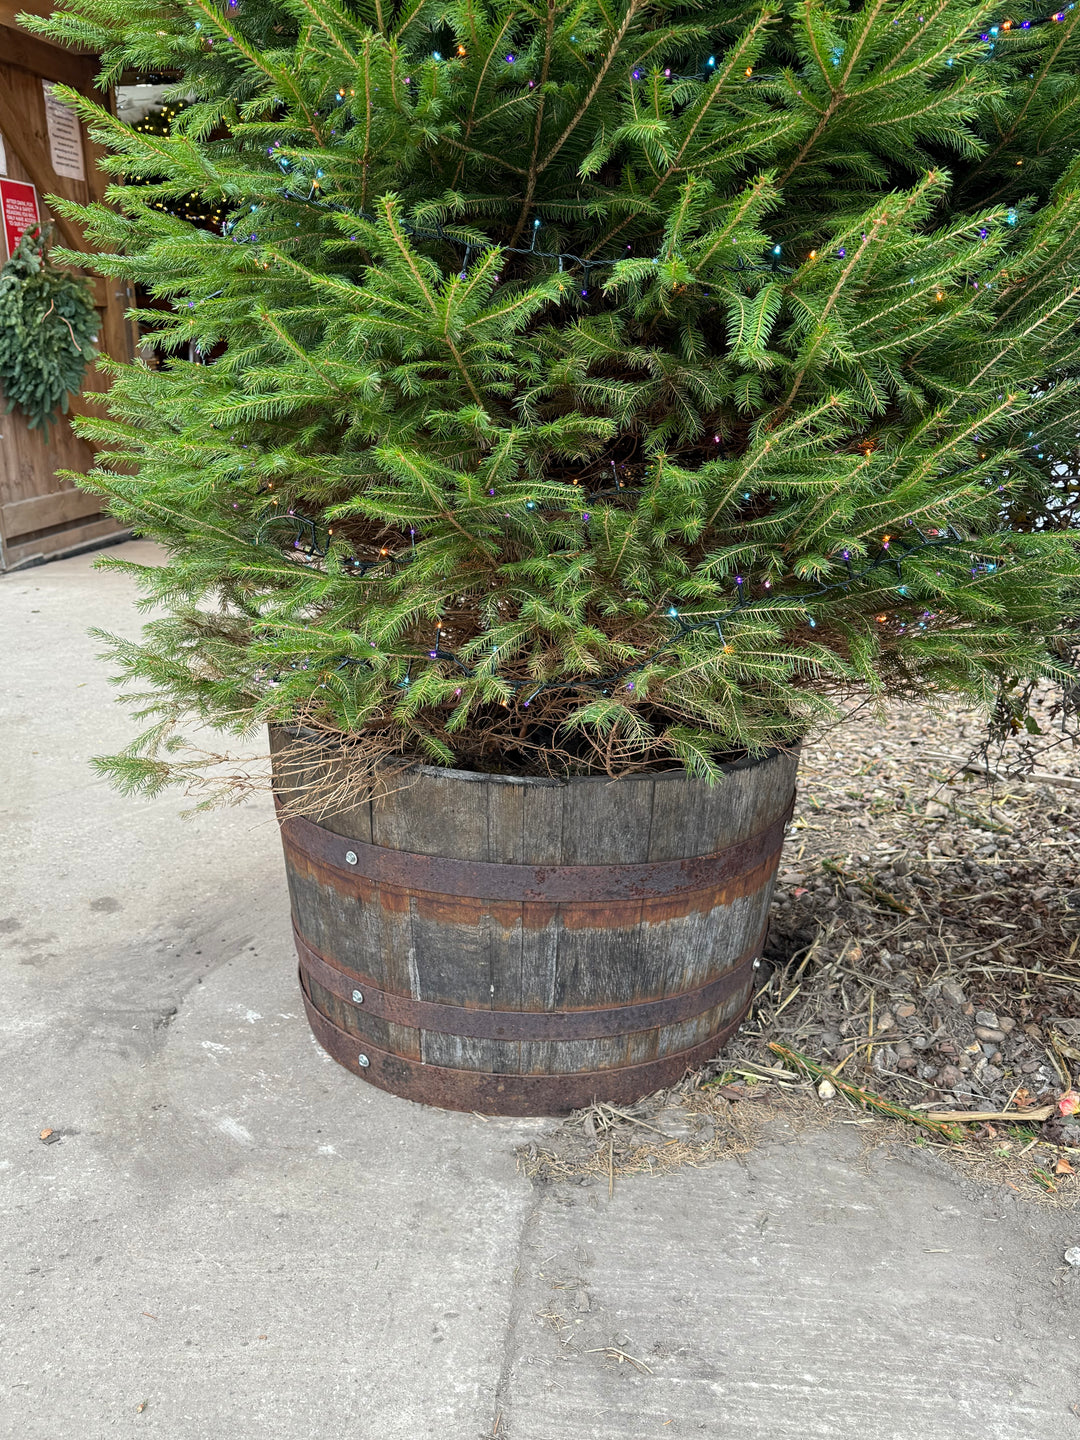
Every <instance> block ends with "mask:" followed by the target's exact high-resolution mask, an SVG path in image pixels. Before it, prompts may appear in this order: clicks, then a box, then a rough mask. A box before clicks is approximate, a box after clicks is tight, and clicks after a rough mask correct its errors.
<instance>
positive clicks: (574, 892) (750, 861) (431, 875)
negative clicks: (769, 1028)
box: [279, 796, 795, 904]
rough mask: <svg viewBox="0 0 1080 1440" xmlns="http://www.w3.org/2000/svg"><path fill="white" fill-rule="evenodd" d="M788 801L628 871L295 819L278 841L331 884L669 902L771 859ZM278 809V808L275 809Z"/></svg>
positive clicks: (504, 896)
mask: <svg viewBox="0 0 1080 1440" xmlns="http://www.w3.org/2000/svg"><path fill="white" fill-rule="evenodd" d="M794 805H795V797H794V796H792V799H791V803H790V804H789V805H788V806H787V808H786V809H785V811H784V813H783V814H782V815H780V816H779V817H778V818H777V819H776V820H774V821H773V822H772V824H771V825H768V826H766V828H765V829H764V830H759V831H758V833H757V834H756V835H751V836H749V837H748V838H747V839H746V840H740V841H738V842H737V843H736V844H734V845H727V846H725V847H724V848H723V849H722V850H717V851H714V852H713V853H712V854H711V855H692V856H688V857H687V858H686V859H683V860H653V861H646V862H644V863H642V864H633V865H503V864H497V863H494V862H492V861H487V860H450V859H447V858H446V857H445V856H441V855H419V854H415V853H414V852H412V851H410V850H390V849H388V848H386V847H385V846H383V845H369V844H367V843H365V842H364V841H361V840H350V839H347V838H346V837H344V836H341V835H335V834H334V833H333V831H331V830H326V829H324V828H323V827H322V826H321V825H316V824H315V823H314V822H313V821H311V820H307V819H304V818H303V817H302V816H297V815H290V816H282V815H280V814H279V819H280V821H281V832H282V840H283V842H284V845H285V850H286V854H287V855H288V854H289V853H290V852H291V853H293V854H294V855H296V856H297V857H300V858H303V859H305V860H307V861H309V862H311V861H314V862H315V863H316V864H318V865H319V866H320V867H322V868H323V869H324V871H328V872H330V873H331V874H332V875H334V877H335V879H338V880H343V881H344V882H345V885H344V888H345V889H346V890H347V889H348V888H349V887H348V881H349V880H350V879H352V880H356V879H360V880H364V881H369V882H375V883H377V884H382V885H388V886H391V887H393V888H396V889H399V890H405V891H423V892H426V893H429V894H434V895H451V896H462V897H465V898H468V899H474V900H492V901H493V900H510V901H516V902H521V903H534V904H535V903H540V904H559V903H560V902H566V903H574V902H577V903H590V902H591V903H594V904H603V903H605V902H611V901H620V900H624V901H625V900H631V901H633V900H653V899H661V900H664V899H671V898H672V897H673V896H675V895H678V894H681V893H690V892H694V891H701V890H705V889H708V888H710V887H714V888H715V887H719V886H721V885H724V884H726V883H728V882H730V881H732V880H735V879H737V878H738V877H739V876H741V875H745V874H747V873H749V872H750V871H753V870H755V869H756V868H757V867H758V866H759V865H761V864H762V863H763V862H764V861H766V860H769V859H771V858H773V857H774V856H776V857H778V856H779V853H780V849H781V846H782V845H783V842H784V830H785V828H786V827H787V823H788V821H789V820H790V819H791V815H792V811H793V809H794ZM279 809H280V807H279Z"/></svg>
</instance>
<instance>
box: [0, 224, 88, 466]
mask: <svg viewBox="0 0 1080 1440" xmlns="http://www.w3.org/2000/svg"><path fill="white" fill-rule="evenodd" d="M46 240H47V237H46V232H45V231H44V230H43V229H41V228H40V227H38V226H34V227H33V228H32V229H30V230H27V231H26V233H25V234H24V235H23V237H22V239H21V240H20V241H19V244H18V245H17V246H16V248H15V252H14V254H13V255H12V257H11V259H10V260H9V261H8V262H7V264H6V265H5V266H4V268H3V269H2V270H0V385H2V386H3V390H4V394H5V396H6V397H7V402H8V406H7V413H8V414H9V415H10V414H11V412H12V410H14V409H15V408H16V407H18V408H19V409H20V410H21V411H22V412H23V414H24V415H25V416H26V418H27V423H28V425H29V427H30V429H31V430H33V429H35V428H36V427H38V426H40V427H41V429H42V430H43V431H44V433H45V438H46V439H48V436H49V426H50V424H55V422H56V420H57V410H59V411H61V412H62V413H63V414H65V415H66V414H67V409H68V396H69V395H77V394H78V393H79V389H80V387H81V385H82V380H83V375H84V374H85V373H86V367H87V365H88V364H89V363H90V361H91V360H92V359H93V358H94V353H95V352H94V345H95V343H96V342H97V338H98V315H97V311H96V310H95V309H94V304H93V301H92V300H91V298H90V287H89V285H88V283H87V281H85V280H82V279H79V278H78V277H76V276H75V275H73V274H72V273H71V272H70V270H64V269H61V268H60V266H58V265H54V264H52V263H51V261H50V260H49V258H48V257H47V256H46V254H45V245H46Z"/></svg>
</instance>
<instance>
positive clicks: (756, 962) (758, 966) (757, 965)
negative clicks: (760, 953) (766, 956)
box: [754, 960, 761, 970]
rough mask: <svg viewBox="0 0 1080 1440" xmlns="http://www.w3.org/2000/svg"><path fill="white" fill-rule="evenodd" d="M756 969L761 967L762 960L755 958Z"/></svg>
mask: <svg viewBox="0 0 1080 1440" xmlns="http://www.w3.org/2000/svg"><path fill="white" fill-rule="evenodd" d="M754 969H755V970H760V969H761V961H760V960H755V961H754Z"/></svg>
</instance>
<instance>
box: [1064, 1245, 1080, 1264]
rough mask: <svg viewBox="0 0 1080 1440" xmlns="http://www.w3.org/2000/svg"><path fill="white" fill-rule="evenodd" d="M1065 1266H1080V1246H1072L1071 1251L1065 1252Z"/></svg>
mask: <svg viewBox="0 0 1080 1440" xmlns="http://www.w3.org/2000/svg"><path fill="white" fill-rule="evenodd" d="M1065 1264H1066V1265H1078V1266H1080V1245H1074V1246H1073V1247H1072V1249H1071V1250H1066V1251H1065Z"/></svg>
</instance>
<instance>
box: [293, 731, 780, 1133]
mask: <svg viewBox="0 0 1080 1440" xmlns="http://www.w3.org/2000/svg"><path fill="white" fill-rule="evenodd" d="M287 738H288V737H287V736H286V737H283V736H282V732H280V731H279V732H277V734H276V735H275V748H276V749H280V748H281V745H282V743H287ZM796 765H797V755H795V754H776V755H774V756H771V757H769V758H768V759H766V760H765V761H763V762H759V763H758V764H757V765H744V766H739V767H734V768H733V769H732V770H731V771H729V773H728V775H727V776H726V777H725V780H724V782H723V784H722V785H721V786H720V787H719V788H718V789H715V790H710V789H709V788H708V787H705V786H704V785H702V784H701V782H697V781H692V780H689V781H688V780H687V779H686V778H685V777H668V776H656V777H640V778H639V777H634V778H633V779H631V780H629V781H620V782H615V783H611V782H607V781H603V780H576V781H571V782H567V783H561V782H544V781H530V780H515V779H514V778H512V777H500V776H494V777H485V776H472V775H464V776H463V775H461V774H460V773H457V772H449V773H447V772H438V771H433V770H424V771H421V773H420V774H419V775H418V776H417V777H416V778H415V781H414V782H413V783H409V782H408V781H406V782H404V784H403V787H402V788H401V789H399V790H397V791H396V792H395V793H393V794H392V795H390V797H389V798H388V799H387V800H385V801H383V802H374V803H372V802H366V803H363V804H360V805H352V806H350V807H349V808H348V809H347V810H346V809H338V810H337V811H336V812H335V813H333V814H328V815H325V816H320V817H319V826H318V828H319V830H320V832H321V833H322V836H323V842H320V843H321V844H322V851H319V853H318V854H314V855H313V854H312V853H309V852H308V851H306V850H305V848H304V845H303V844H300V843H298V842H296V843H294V839H291V838H290V837H293V836H294V828H295V827H296V826H297V824H298V822H296V821H288V820H287V821H286V822H285V824H284V827H283V831H284V834H285V838H286V856H287V870H288V874H289V884H290V891H291V897H292V905H293V915H294V920H295V925H296V929H297V931H298V934H299V936H300V937H301V941H302V942H306V943H307V944H308V945H310V946H311V947H312V949H313V950H314V951H315V952H317V953H319V954H321V955H322V956H323V957H324V959H326V960H327V961H329V962H330V964H331V965H332V966H335V967H336V968H337V970H338V972H339V974H338V977H337V980H336V981H335V987H336V989H337V990H338V991H339V992H341V989H342V979H341V977H342V976H345V975H352V976H354V977H356V979H357V986H358V988H360V989H361V990H362V989H363V986H364V985H368V986H371V987H374V988H375V989H376V990H378V991H379V992H386V993H388V994H396V995H399V996H401V997H408V998H411V999H412V1000H421V1001H427V1002H434V1003H439V1004H442V1005H445V1006H454V1007H458V1014H459V1015H460V1016H462V1017H463V1018H464V1017H466V1016H467V1012H476V1011H488V1012H493V1013H494V1014H496V1016H498V1015H502V1014H506V1015H508V1016H513V1015H515V1014H516V1015H518V1016H520V1017H521V1018H520V1022H519V1028H518V1032H517V1033H516V1034H515V1036H514V1037H513V1038H491V1037H490V1036H489V1037H487V1038H478V1037H476V1036H473V1035H469V1034H462V1033H457V1032H456V1031H455V1030H454V1029H452V1028H427V1026H426V1024H422V1023H414V1024H406V1023H398V1022H396V1021H393V1020H388V1019H384V1018H381V1017H380V1016H379V1015H376V1014H373V1013H372V1012H371V1010H370V1009H369V1010H365V1008H364V1005H363V1004H362V1003H361V1004H359V1005H354V1004H353V1003H352V1002H351V1000H350V999H347V998H344V996H343V994H342V993H334V992H333V990H331V989H328V988H327V987H326V986H324V985H322V984H320V983H319V981H318V979H317V978H315V977H314V976H313V975H312V974H311V973H310V972H305V971H304V970H303V963H302V975H303V983H304V986H305V991H306V1001H305V1003H306V1005H307V1008H308V1013H309V1017H310V1018H311V1019H312V1024H313V1028H315V1029H316V1033H317V1034H319V1037H320V1039H321V1040H322V1041H323V1043H324V1044H326V1045H327V1046H328V1048H330V1049H331V1052H332V1053H334V1054H335V1055H336V1057H337V1058H339V1059H341V1060H342V1063H345V1064H349V1065H350V1068H352V1069H354V1070H358V1073H362V1074H364V1075H365V1077H366V1078H368V1079H370V1080H373V1081H374V1082H375V1083H376V1084H383V1085H385V1086H386V1087H387V1088H390V1089H395V1090H397V1092H398V1093H402V1094H409V1095H413V1096H414V1097H415V1098H420V1099H429V1100H433V1101H434V1103H442V1104H451V1105H459V1106H460V1108H466V1109H483V1108H487V1107H488V1106H489V1105H490V1106H491V1107H492V1108H503V1109H505V1111H506V1113H538V1112H539V1111H541V1110H544V1109H550V1108H554V1109H557V1110H565V1109H567V1108H570V1107H571V1106H572V1105H575V1104H580V1103H587V1102H588V1100H589V1099H590V1098H592V1097H593V1094H594V1093H595V1090H596V1087H597V1086H600V1087H601V1088H603V1089H605V1090H610V1092H611V1095H612V1097H613V1098H614V1096H615V1094H616V1093H619V1094H624V1098H625V1091H626V1088H627V1086H630V1087H632V1086H633V1084H635V1083H639V1084H640V1083H646V1081H647V1082H648V1083H649V1084H650V1088H655V1086H654V1085H653V1084H652V1082H653V1080H654V1078H656V1077H659V1078H656V1083H657V1084H659V1083H665V1079H666V1078H677V1074H676V1073H675V1072H676V1071H677V1069H678V1066H679V1064H680V1063H681V1062H682V1061H685V1059H686V1057H688V1056H691V1055H695V1056H696V1055H697V1054H698V1052H699V1051H702V1047H703V1046H704V1047H708V1045H709V1044H710V1042H712V1043H714V1044H716V1045H718V1044H719V1043H720V1037H721V1036H722V1034H723V1033H724V1032H725V1031H726V1030H728V1029H730V1028H731V1026H732V1025H733V1024H734V1023H736V1022H737V1020H738V1018H739V1017H740V1016H741V1014H742V1012H743V1010H744V1008H745V1005H746V1002H747V999H748V996H749V992H750V988H751V981H752V970H751V968H750V965H751V960H752V958H753V956H754V954H756V953H757V942H758V941H759V938H760V937H761V935H762V931H763V927H764V922H765V919H766V916H767V912H768V906H769V899H770V894H771V889H772V881H773V878H774V876H775V871H776V868H777V865H778V861H779V850H780V843H781V840H782V830H783V819H784V814H785V811H786V810H787V809H788V806H789V804H790V800H791V796H792V792H793V781H794V774H795V768H796ZM290 779H291V781H292V783H293V784H296V783H297V776H296V775H295V774H292V775H290ZM279 788H280V789H281V791H282V792H283V793H285V794H287V793H288V792H287V790H285V787H283V786H282V787H279ZM301 823H302V822H301ZM291 827H293V828H291ZM763 834H764V835H765V836H766V842H767V843H759V842H761V837H762V835H763ZM326 837H331V838H333V839H334V845H332V846H330V847H329V849H330V850H332V851H333V852H334V853H333V854H331V855H329V858H327V854H323V853H322V852H323V851H327V844H326V843H325V842H326ZM336 837H341V840H344V841H355V842H357V851H358V852H359V851H362V847H364V846H368V847H371V846H375V847H379V850H378V854H379V856H384V855H385V852H387V851H390V852H398V853H397V854H396V855H394V856H393V857H392V858H393V859H394V860H395V862H398V861H400V862H401V863H402V864H407V865H414V861H413V860H410V859H409V857H410V856H411V857H415V858H416V860H422V858H423V857H432V859H431V873H432V874H434V875H440V874H444V873H446V870H447V867H446V866H444V865H443V863H442V862H443V861H447V862H453V861H460V862H466V868H465V869H463V868H462V866H461V865H459V866H458V867H457V870H453V867H452V866H451V867H450V869H451V870H452V871H453V873H452V874H451V878H450V882H449V888H450V889H451V890H453V887H454V886H455V885H457V887H458V889H459V890H461V889H462V888H464V890H465V891H466V892H468V890H469V887H470V886H472V888H473V889H474V890H477V891H479V892H483V891H484V886H485V885H487V884H488V882H489V880H490V877H491V875H495V876H496V880H497V884H499V885H502V884H504V880H505V874H506V873H509V872H506V871H503V870H496V869H494V868H493V867H522V868H523V869H527V868H528V867H547V866H550V867H552V870H551V876H552V877H553V879H552V884H553V885H556V886H557V885H558V884H562V885H563V886H564V888H565V887H566V885H567V884H570V885H571V890H573V885H575V884H579V882H578V881H577V880H575V879H574V876H575V875H576V874H577V873H578V872H576V871H575V870H574V867H584V866H596V867H599V866H605V867H609V870H610V872H611V873H615V872H618V873H619V874H621V875H622V876H623V877H624V879H623V881H620V884H622V886H623V888H622V889H619V886H618V885H615V889H614V891H613V893H612V894H605V895H604V896H603V898H601V899H599V900H595V899H589V898H586V892H585V891H580V885H579V891H574V892H573V894H572V895H571V898H566V896H564V897H563V898H562V899H558V900H553V899H550V898H545V897H546V895H547V892H546V891H545V890H544V885H543V877H544V876H545V875H546V874H548V872H547V871H546V870H538V871H537V872H536V875H537V876H539V878H538V879H536V880H535V883H534V884H533V888H532V889H531V890H528V889H527V887H526V890H523V891H522V892H521V893H520V894H517V895H516V898H515V895H514V894H499V895H496V896H495V898H485V894H484V893H438V892H437V891H436V890H433V889H429V888H424V887H425V886H427V885H428V884H429V883H431V882H429V881H426V880H425V881H424V886H408V885H404V884H402V883H399V882H400V877H399V876H397V874H396V872H395V874H394V876H392V877H391V878H392V881H393V883H390V882H388V881H387V879H386V878H385V876H384V875H383V874H382V872H381V871H380V870H379V869H378V867H377V866H376V867H375V871H374V872H373V873H374V878H371V877H366V878H365V876H363V875H361V874H358V873H352V872H350V871H348V870H347V869H346V867H345V866H344V865H343V863H342V862H341V860H340V855H339V852H340V853H345V852H344V847H343V846H342V845H341V843H340V842H339V841H338V840H337V839H336ZM755 844H756V845H757V849H756V850H755V849H754V846H755ZM740 846H741V847H743V849H742V850H739V856H738V860H739V863H737V864H736V863H735V862H732V866H731V867H729V868H730V870H731V873H726V874H724V875H722V876H721V877H720V879H719V881H716V880H715V879H714V880H713V881H710V882H709V883H701V884H696V883H693V882H692V881H687V882H686V883H685V884H683V883H682V882H680V883H679V884H677V885H676V886H675V888H674V889H672V890H671V891H670V892H668V891H665V889H664V884H663V883H662V882H663V880H664V877H663V876H662V877H661V881H660V882H657V884H658V885H659V893H654V892H653V891H650V888H649V886H650V884H651V883H653V881H651V880H649V881H648V882H647V883H646V881H642V882H641V886H640V893H638V891H637V890H636V889H635V887H636V886H638V872H637V871H635V870H633V869H632V867H634V866H645V867H648V866H650V865H654V864H658V863H660V862H677V861H680V860H681V859H682V857H684V856H690V857H693V856H697V855H711V854H713V853H714V852H717V851H722V850H725V848H726V849H729V850H731V851H732V852H733V853H734V851H736V850H738V849H739V847H740ZM315 849H316V850H317V851H318V850H319V846H318V845H316V846H315ZM373 853H375V852H371V851H368V852H364V853H362V856H361V862H360V864H359V866H358V867H357V868H358V869H359V870H363V869H364V867H365V865H367V864H369V862H370V857H371V854H373ZM746 855H749V859H750V862H751V863H748V864H745V863H743V861H744V860H745V858H746ZM688 863H689V862H688ZM485 866H487V870H485ZM439 867H442V868H441V869H440V868H439ZM675 869H676V871H677V872H678V874H677V876H676V878H677V879H678V875H681V874H682V869H681V868H680V867H678V866H676V867H675ZM410 873H412V872H410ZM418 873H419V872H418ZM423 873H425V874H426V873H427V872H426V871H425V872H423ZM521 873H522V869H521V868H515V869H514V871H513V872H512V878H513V882H514V884H517V876H518V875H519V874H521ZM530 873H531V872H530ZM581 873H582V874H584V873H585V872H581ZM605 873H607V872H605ZM642 873H644V872H642ZM695 873H696V872H695ZM710 873H712V872H710ZM474 874H475V875H476V876H479V879H478V880H477V881H476V882H475V883H474V881H473V879H472V877H473V876H474ZM462 875H465V877H466V878H465V879H464V880H462V879H461V876H462ZM649 875H650V876H652V875H653V872H651V871H650V872H649ZM665 875H666V872H665ZM568 876H569V877H570V880H569V881H568V880H567V877H568ZM626 876H629V877H630V878H629V879H628V880H627V879H625V877H626ZM560 877H561V878H560ZM654 878H655V877H654ZM587 880H588V875H586V877H585V881H581V882H580V884H586V881H587ZM613 883H614V882H613ZM680 885H681V888H680ZM512 888H513V887H511V889H512ZM586 891H587V884H586ZM298 948H299V946H298ZM301 953H302V954H303V951H301ZM740 959H741V960H742V966H741V968H740V969H739V970H738V973H737V977H736V978H737V984H735V985H734V988H733V989H732V990H731V992H730V993H728V994H726V995H724V996H723V998H722V999H720V1000H719V1001H718V1003H715V1004H708V1005H706V1006H705V1008H703V1009H701V1010H700V1012H699V1013H696V1014H693V1015H683V1016H680V1018H677V1019H673V1020H671V1021H670V1023H666V1024H652V1025H649V1026H647V1027H645V1028H641V1029H637V1030H631V1031H629V1032H628V1033H618V1034H597V1035H589V1036H584V1037H582V1036H579V1037H577V1038H573V1039H569V1040H559V1039H553V1038H551V1036H550V1034H549V1033H545V1034H544V1035H543V1036H538V1035H536V1034H532V1033H530V1027H532V1028H533V1029H535V1022H534V1021H533V1020H531V1019H530V1016H532V1015H535V1014H541V1015H542V1014H544V1013H546V1012H548V1013H549V1012H564V1011H565V1012H580V1011H581V1010H583V1009H588V1010H597V1009H601V1008H603V1007H605V1006H609V1007H619V1006H632V1005H634V1004H639V1003H644V1002H651V1001H660V1000H663V999H664V997H669V996H675V995H679V994H682V993H683V992H687V991H695V990H696V989H697V988H698V987H699V986H701V985H703V984H707V983H710V982H712V981H714V980H715V979H717V977H724V976H725V975H726V974H727V972H729V971H731V970H732V968H733V967H736V966H738V964H739V961H740ZM347 993H348V994H351V990H350V991H348V992H347ZM320 1015H321V1016H322V1017H324V1019H325V1021H326V1022H327V1023H326V1024H323V1023H322V1022H320V1020H319V1018H318V1017H319V1016H320ZM455 1023H456V1022H455ZM499 1023H500V1024H501V1023H502V1022H501V1021H500V1022H499ZM459 1028H468V1027H467V1023H466V1024H464V1025H463V1026H462V1025H459ZM361 1046H363V1047H366V1052H367V1053H368V1058H369V1061H370V1063H369V1065H368V1066H367V1067H366V1068H364V1069H360V1068H359V1066H358V1062H357V1060H356V1058H355V1057H356V1056H357V1055H359V1054H360V1053H361V1051H360V1048H359V1047H361ZM349 1047H356V1048H355V1050H350V1048H349ZM395 1056H396V1057H398V1060H400V1064H398V1063H396V1062H395ZM350 1057H352V1058H350ZM701 1058H704V1055H703V1054H702V1057H701ZM665 1065H666V1066H667V1067H668V1070H671V1072H672V1073H671V1074H670V1076H668V1075H667V1072H666V1071H665V1072H664V1073H663V1074H661V1071H660V1070H659V1069H658V1068H657V1067H661V1068H662V1067H664V1066H665ZM672 1067H675V1068H674V1070H672ZM631 1070H632V1071H633V1074H632V1075H631V1074H630V1071H631ZM485 1077H487V1078H485ZM492 1077H499V1078H498V1079H497V1080H496V1079H493V1078H492ZM560 1077H565V1081H564V1083H563V1084H562V1087H561V1088H560V1085H559V1081H560ZM575 1077H577V1078H578V1080H580V1082H581V1083H580V1084H579V1085H578V1086H577V1089H576V1090H575V1083H576V1082H575ZM598 1077H599V1078H598ZM429 1082H430V1083H429ZM548 1082H550V1084H549V1083H548ZM493 1097H497V1098H493ZM601 1098H603V1097H601ZM555 1099H557V1100H558V1104H555V1103H554V1101H555Z"/></svg>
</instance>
